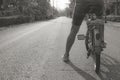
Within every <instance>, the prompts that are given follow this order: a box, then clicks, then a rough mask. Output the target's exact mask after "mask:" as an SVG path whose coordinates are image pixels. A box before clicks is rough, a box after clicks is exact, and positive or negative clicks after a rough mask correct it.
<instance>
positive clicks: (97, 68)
mask: <svg viewBox="0 0 120 80" xmlns="http://www.w3.org/2000/svg"><path fill="white" fill-rule="evenodd" d="M94 56H95V66H94V67H95V72H96V73H97V74H98V73H99V72H100V53H95V55H94Z"/></svg>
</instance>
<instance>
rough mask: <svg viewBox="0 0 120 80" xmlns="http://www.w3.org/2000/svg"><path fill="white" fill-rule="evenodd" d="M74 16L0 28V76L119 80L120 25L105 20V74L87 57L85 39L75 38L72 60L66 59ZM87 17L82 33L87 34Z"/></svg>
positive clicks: (35, 79)
mask: <svg viewBox="0 0 120 80" xmlns="http://www.w3.org/2000/svg"><path fill="white" fill-rule="evenodd" d="M71 21H72V20H71V19H70V18H66V17H60V18H57V19H54V20H49V21H43V22H36V23H31V24H22V25H16V26H13V27H9V28H5V29H4V28H3V29H0V80H119V79H120V27H119V26H118V25H117V24H116V23H112V22H108V23H107V24H105V40H106V42H107V48H106V49H105V50H104V51H103V53H102V56H101V58H102V60H101V74H100V75H97V74H96V73H95V72H94V67H93V60H92V58H91V57H90V58H89V59H86V53H87V51H86V49H85V45H84V41H78V40H77V38H76V40H75V44H74V45H73V47H72V50H71V52H70V63H67V64H66V63H64V62H63V61H62V56H63V54H64V52H65V44H66V39H67V36H68V34H69V32H70V26H71ZM85 32H86V24H85V21H83V24H82V26H81V29H80V31H79V33H78V34H85Z"/></svg>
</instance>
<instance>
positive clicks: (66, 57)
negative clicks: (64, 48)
mask: <svg viewBox="0 0 120 80" xmlns="http://www.w3.org/2000/svg"><path fill="white" fill-rule="evenodd" d="M63 61H64V62H69V56H68V55H66V54H65V55H64V56H63Z"/></svg>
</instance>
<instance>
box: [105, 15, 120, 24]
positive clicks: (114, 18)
mask: <svg viewBox="0 0 120 80" xmlns="http://www.w3.org/2000/svg"><path fill="white" fill-rule="evenodd" d="M107 20H108V21H115V22H120V16H112V15H109V16H107Z"/></svg>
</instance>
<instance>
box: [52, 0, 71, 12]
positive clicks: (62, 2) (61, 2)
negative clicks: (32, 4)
mask: <svg viewBox="0 0 120 80" xmlns="http://www.w3.org/2000/svg"><path fill="white" fill-rule="evenodd" d="M50 3H51V5H52V6H53V3H54V7H55V8H57V9H58V10H64V9H65V8H66V7H68V4H69V0H51V2H50Z"/></svg>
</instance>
